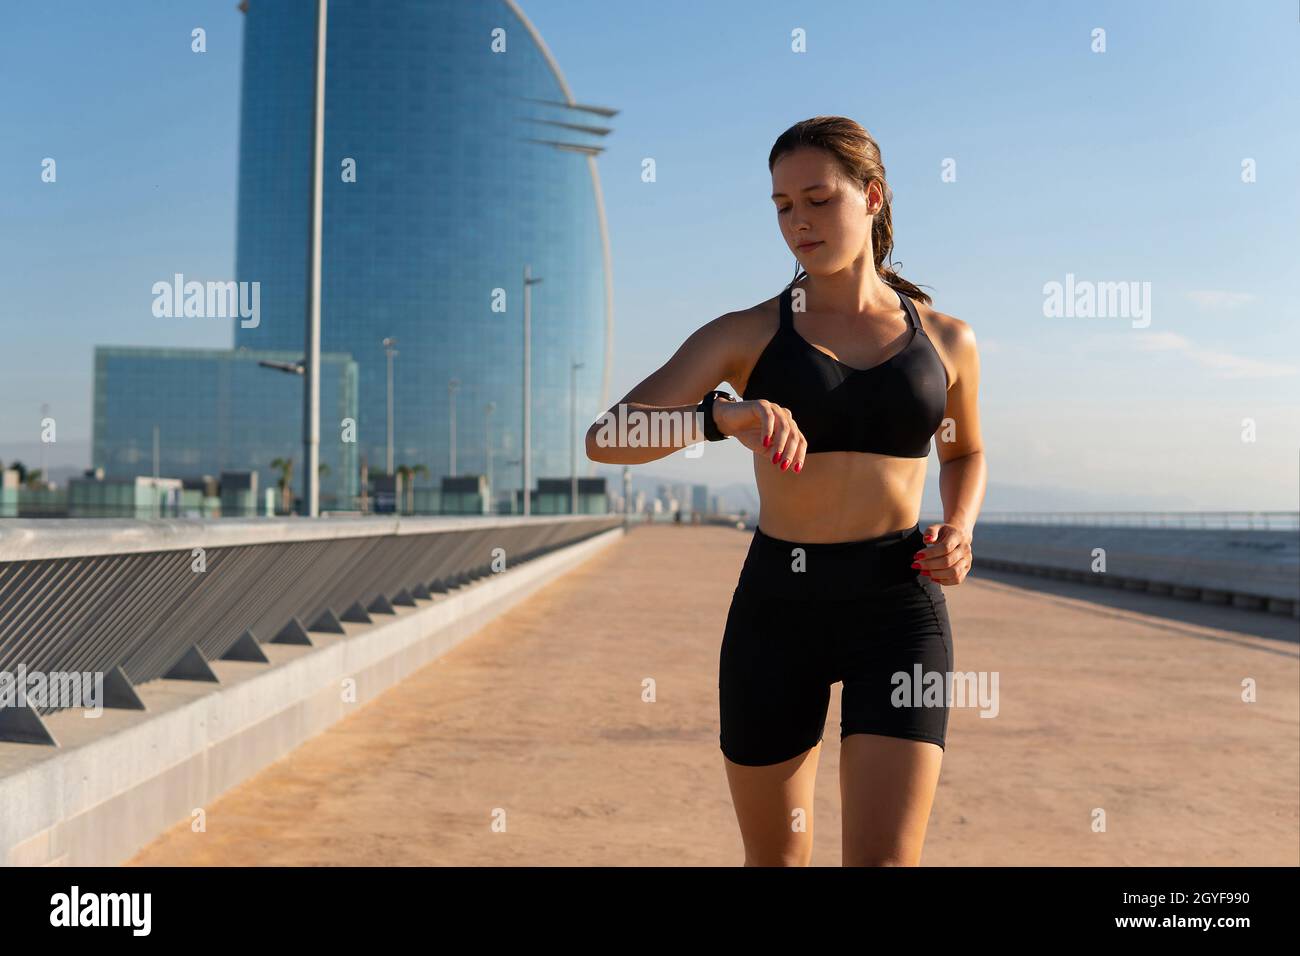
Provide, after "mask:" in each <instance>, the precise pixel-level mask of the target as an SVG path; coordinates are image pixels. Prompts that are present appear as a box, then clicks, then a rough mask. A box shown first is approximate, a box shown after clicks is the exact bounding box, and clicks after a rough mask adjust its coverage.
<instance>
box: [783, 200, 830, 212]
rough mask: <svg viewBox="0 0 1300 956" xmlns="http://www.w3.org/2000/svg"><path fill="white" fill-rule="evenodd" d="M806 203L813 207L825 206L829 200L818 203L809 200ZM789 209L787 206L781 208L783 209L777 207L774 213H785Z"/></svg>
mask: <svg viewBox="0 0 1300 956" xmlns="http://www.w3.org/2000/svg"><path fill="white" fill-rule="evenodd" d="M808 202H810V203H811V204H812V205H814V206H824V205H826V204H827V203H828V202H830V200H829V199H823V200H822V201H821V202H818V201H817V200H815V199H810V200H808ZM789 208H790V207H789V206H783V207H782V206H778V207H777V210H776V211H777V212H778V213H782V212H785V211H786V210H787V209H789Z"/></svg>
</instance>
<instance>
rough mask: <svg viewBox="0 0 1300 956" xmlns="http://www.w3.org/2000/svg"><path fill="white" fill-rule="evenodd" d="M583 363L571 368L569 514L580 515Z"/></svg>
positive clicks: (577, 363) (572, 365)
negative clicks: (579, 476) (579, 410)
mask: <svg viewBox="0 0 1300 956" xmlns="http://www.w3.org/2000/svg"><path fill="white" fill-rule="evenodd" d="M580 368H582V363H581V362H573V363H572V364H571V365H570V366H569V418H570V421H569V473H570V475H572V482H571V483H570V487H569V513H570V514H575V515H576V514H577V513H578V369H580Z"/></svg>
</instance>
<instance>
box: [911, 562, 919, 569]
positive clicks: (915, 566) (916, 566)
mask: <svg viewBox="0 0 1300 956" xmlns="http://www.w3.org/2000/svg"><path fill="white" fill-rule="evenodd" d="M912 567H914V568H919V567H920V565H919V564H917V563H916V562H915V561H913V562H912Z"/></svg>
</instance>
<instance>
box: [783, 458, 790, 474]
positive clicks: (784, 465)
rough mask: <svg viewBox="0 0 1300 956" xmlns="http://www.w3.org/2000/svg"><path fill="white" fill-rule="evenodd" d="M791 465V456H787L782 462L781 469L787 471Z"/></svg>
mask: <svg viewBox="0 0 1300 956" xmlns="http://www.w3.org/2000/svg"><path fill="white" fill-rule="evenodd" d="M789 467H790V459H789V458H787V459H785V460H784V461H783V462H781V470H782V471H785V470H786V469H787V468H789Z"/></svg>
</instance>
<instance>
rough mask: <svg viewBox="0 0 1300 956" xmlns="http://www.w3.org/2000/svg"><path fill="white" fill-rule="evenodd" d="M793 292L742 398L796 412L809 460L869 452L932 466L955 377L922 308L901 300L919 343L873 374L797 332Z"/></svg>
mask: <svg viewBox="0 0 1300 956" xmlns="http://www.w3.org/2000/svg"><path fill="white" fill-rule="evenodd" d="M791 288H792V287H789V286H787V287H786V289H785V291H784V292H782V293H781V325H780V327H779V328H778V329H777V330H776V334H775V335H773V336H772V338H771V339H770V340H769V341H768V343H767V345H766V347H764V349H763V352H762V354H761V355H759V357H758V361H757V362H755V363H754V368H753V370H752V371H751V372H750V373H749V381H748V382H746V383H745V391H744V393H743V394H742V395H741V398H743V399H745V400H746V401H749V400H751V399H756V398H765V399H767V400H768V401H769V402H776V404H778V405H782V406H784V407H786V408H788V409H789V410H790V413H791V414H792V415H793V416H794V421H795V424H796V425H798V426H799V430H800V431H802V432H803V434H804V438H806V439H807V440H808V454H810V455H811V454H815V453H817V452H822V451H865V452H874V453H876V454H878V455H892V456H894V457H898V458H925V457H926V456H928V455H929V454H930V438H931V436H932V435H934V433H935V431H937V430H938V428H939V425H940V424H941V423H942V422H943V413H944V409H945V407H946V406H947V401H948V370H947V369H945V368H944V365H943V362H942V360H940V358H939V353H938V352H936V351H935V348H934V343H932V342H931V341H930V337H929V336H928V335H926V334H925V329H924V328H923V327H922V326H921V318H920V316H918V315H917V313H916V305H915V303H913V302H912V300H911V299H909V298H907V296H905V295H903V293H901V292H899V293H898V299H899V301H900V302H901V303H902V305H903V308H904V309H906V310H907V316H908V318H909V319H910V320H911V324H912V335H911V338H909V339H908V342H907V345H906V346H904V348H903V350H902V351H901V352H898V353H896V354H895V355H893V356H892V357H891V358H888V359H886V360H885V361H883V362H881V363H880V364H879V365H874V366H872V367H871V368H865V369H857V368H853V367H852V366H849V365H845V364H844V363H843V362H841V361H839V360H838V359H833V358H831V357H830V356H829V355H827V354H826V353H825V352H823V351H822V350H821V349H819V348H817V347H816V346H814V345H813V344H812V343H811V342H809V341H808V340H807V339H805V338H804V337H803V336H802V335H800V334H799V333H798V332H797V331H795V327H794V313H793V311H792V310H791V308H790V298H791Z"/></svg>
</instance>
